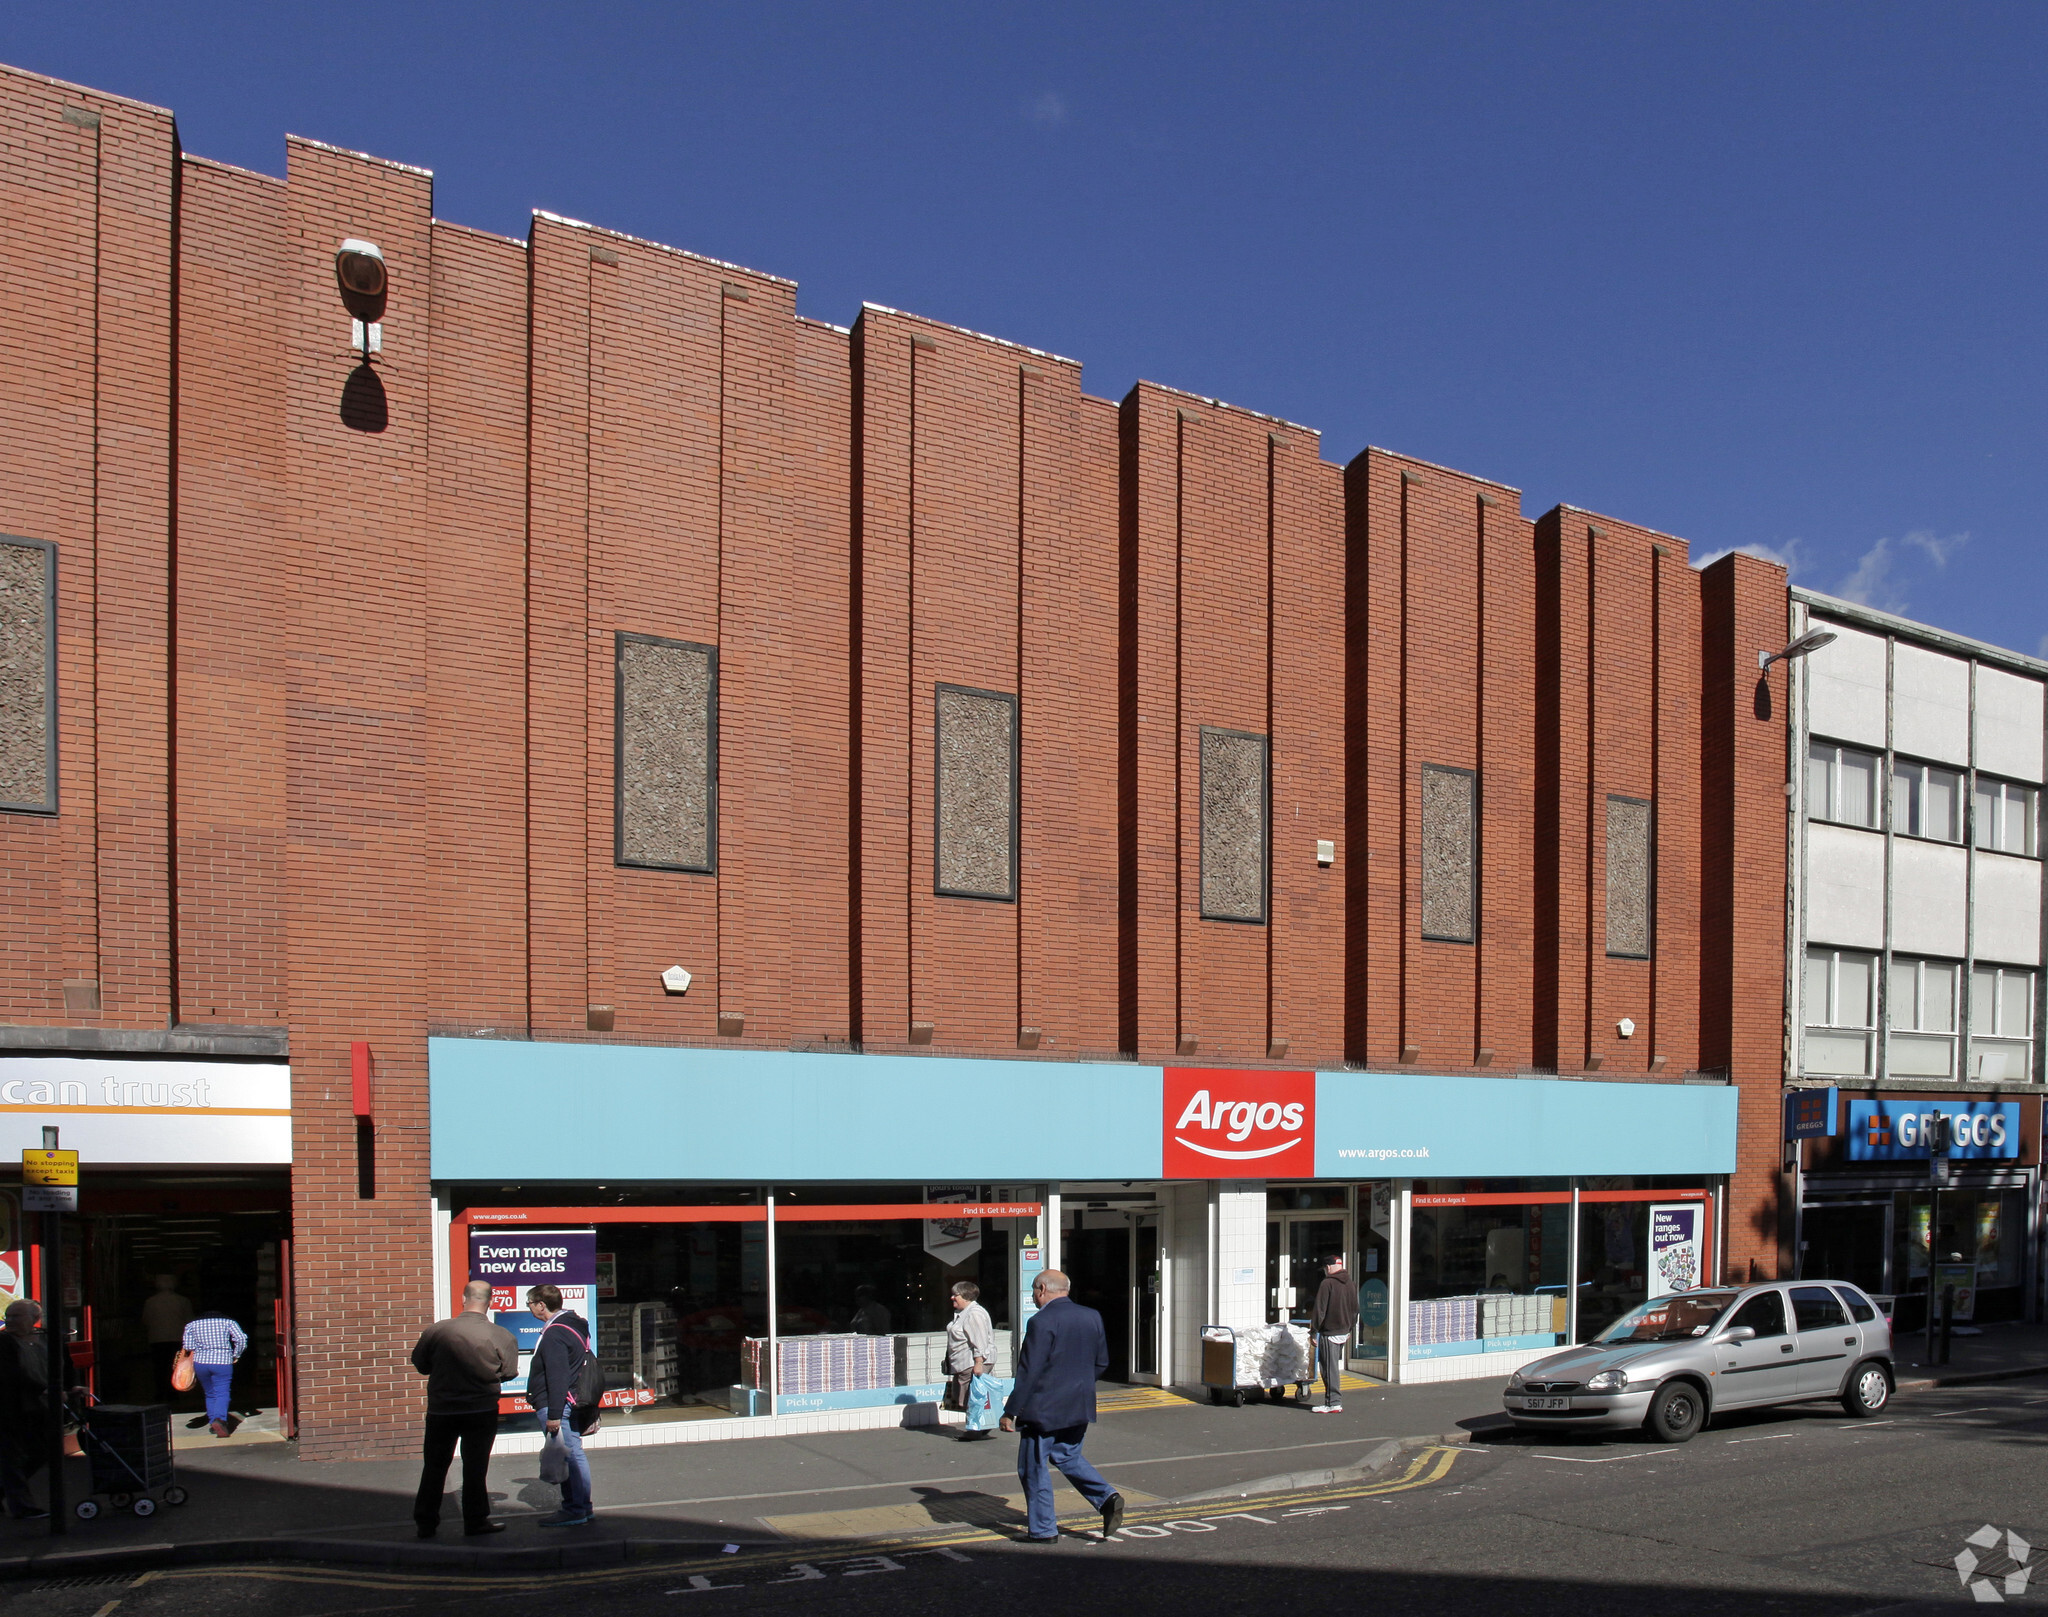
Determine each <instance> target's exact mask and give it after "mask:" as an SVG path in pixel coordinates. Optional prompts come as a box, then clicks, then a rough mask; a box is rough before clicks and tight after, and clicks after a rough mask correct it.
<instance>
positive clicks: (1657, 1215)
mask: <svg viewBox="0 0 2048 1617" xmlns="http://www.w3.org/2000/svg"><path fill="white" fill-rule="evenodd" d="M1610 1198H1611V1199H1610ZM1709 1222H1710V1214H1709V1204H1708V1203H1707V1201H1706V1200H1705V1198H1704V1197H1701V1198H1699V1199H1694V1198H1693V1197H1685V1198H1683V1199H1681V1198H1679V1197H1677V1196H1673V1197H1672V1198H1671V1199H1670V1200H1668V1201H1667V1200H1663V1199H1661V1198H1660V1197H1658V1196H1657V1195H1656V1194H1654V1192H1650V1191H1646V1190H1644V1189H1641V1188H1636V1182H1635V1181H1626V1182H1624V1181H1622V1180H1618V1179H1617V1180H1606V1179H1592V1180H1588V1181H1587V1182H1586V1188H1584V1189H1583V1190H1582V1191H1581V1193H1580V1197H1579V1295H1578V1337H1577V1339H1578V1340H1579V1341H1581V1342H1588V1341H1591V1340H1592V1339H1593V1338H1594V1337H1596V1336H1598V1335H1599V1334H1600V1333H1601V1332H1602V1331H1604V1330H1606V1329H1607V1328H1608V1327H1609V1326H1611V1325H1612V1324H1613V1323H1614V1322H1615V1321H1616V1320H1618V1319H1620V1318H1622V1317H1623V1316H1624V1315H1626V1314H1628V1313H1629V1312H1630V1311H1631V1310H1632V1309H1636V1308H1640V1307H1641V1306H1642V1305H1643V1304H1644V1303H1646V1302H1649V1301H1652V1300H1653V1299H1655V1298H1658V1297H1663V1296H1668V1295H1670V1294H1672V1293H1674V1292H1684V1291H1692V1290H1695V1289H1697V1288H1698V1287H1699V1286H1700V1285H1702V1284H1703V1283H1704V1282H1705V1281H1706V1280H1707V1278H1708V1275H1707V1267H1708V1263H1709V1257H1708V1251H1707V1243H1708V1238H1709V1237H1708V1229H1707V1226H1708V1224H1709Z"/></svg>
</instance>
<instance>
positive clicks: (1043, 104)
mask: <svg viewBox="0 0 2048 1617" xmlns="http://www.w3.org/2000/svg"><path fill="white" fill-rule="evenodd" d="M1024 116H1025V117H1027V118H1029V119H1030V120H1031V121H1032V122H1033V123H1035V124H1037V125H1038V126H1039V127H1040V128H1041V129H1057V128H1059V127H1060V125H1062V124H1063V123H1065V122H1066V121H1067V98H1066V97H1065V96H1063V95H1061V94H1060V93H1059V91H1057V90H1048V91H1046V92H1045V94H1044V95H1042V96H1040V97H1039V98H1038V99H1037V100H1035V101H1027V102H1026V103H1025V104H1024Z"/></svg>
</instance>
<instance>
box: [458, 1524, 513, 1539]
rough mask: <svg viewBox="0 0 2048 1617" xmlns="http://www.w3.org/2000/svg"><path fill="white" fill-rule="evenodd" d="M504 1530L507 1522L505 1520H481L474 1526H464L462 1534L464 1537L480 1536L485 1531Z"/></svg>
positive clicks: (498, 1531)
mask: <svg viewBox="0 0 2048 1617" xmlns="http://www.w3.org/2000/svg"><path fill="white" fill-rule="evenodd" d="M504 1531H505V1524H504V1523H503V1522H479V1523H477V1525H476V1526H474V1527H465V1528H463V1530H462V1536H463V1537H464V1538H480V1537H482V1536H483V1535H484V1534H485V1533H502V1532H504Z"/></svg>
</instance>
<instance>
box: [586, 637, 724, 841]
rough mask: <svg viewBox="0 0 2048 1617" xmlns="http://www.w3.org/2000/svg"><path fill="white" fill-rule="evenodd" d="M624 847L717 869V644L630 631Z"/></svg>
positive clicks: (620, 648)
mask: <svg viewBox="0 0 2048 1617" xmlns="http://www.w3.org/2000/svg"><path fill="white" fill-rule="evenodd" d="M617 654H618V679H617V687H616V698H615V699H616V712H615V716H614V717H615V722H614V726H613V729H614V734H615V737H616V740H615V744H614V751H615V776H616V778H615V780H614V790H613V794H612V795H613V803H614V810H613V812H614V815H615V819H616V825H615V854H614V857H615V858H616V860H617V862H618V863H619V864H622V865H636V866H639V867H642V868H644V869H649V870H691V871H702V872H706V873H709V872H714V871H716V870H717V868H718V648H717V647H715V646H700V645H696V644H693V643H692V642H690V641H687V640H663V639H661V638H659V637H658V636H655V635H647V634H621V635H619V636H618V639H617Z"/></svg>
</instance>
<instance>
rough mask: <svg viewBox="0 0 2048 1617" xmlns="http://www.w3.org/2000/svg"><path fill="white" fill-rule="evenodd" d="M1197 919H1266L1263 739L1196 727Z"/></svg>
mask: <svg viewBox="0 0 2048 1617" xmlns="http://www.w3.org/2000/svg"><path fill="white" fill-rule="evenodd" d="M1201 735H1202V919H1203V920H1205V921H1249V922H1251V923H1253V924H1254V925H1262V924H1263V923H1264V922H1265V919H1266V887H1267V858H1266V844H1267V837H1268V835H1269V834H1270V831H1271V825H1270V823H1269V808H1268V802H1267V789H1266V764H1267V756H1266V738H1265V737H1264V736H1262V735H1253V734H1252V733H1251V732H1250V731H1248V730H1219V729H1216V728H1213V727H1212V726H1209V725H1203V726H1202V732H1201Z"/></svg>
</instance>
